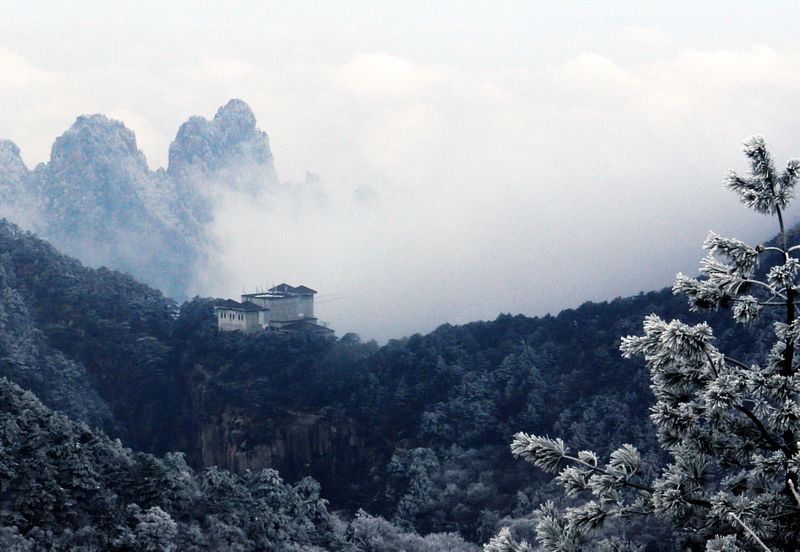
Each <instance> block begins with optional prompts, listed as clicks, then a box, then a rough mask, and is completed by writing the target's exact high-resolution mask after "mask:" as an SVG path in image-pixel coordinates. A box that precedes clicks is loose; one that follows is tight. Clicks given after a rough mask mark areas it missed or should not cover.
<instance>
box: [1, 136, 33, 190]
mask: <svg viewBox="0 0 800 552" xmlns="http://www.w3.org/2000/svg"><path fill="white" fill-rule="evenodd" d="M26 174H28V168H27V167H26V166H25V162H24V161H23V160H22V156H21V155H20V152H19V147H18V146H17V144H15V143H14V142H12V141H11V140H0V183H5V182H7V181H11V180H14V181H17V180H19V179H21V178H22V177H23V176H24V175H26Z"/></svg>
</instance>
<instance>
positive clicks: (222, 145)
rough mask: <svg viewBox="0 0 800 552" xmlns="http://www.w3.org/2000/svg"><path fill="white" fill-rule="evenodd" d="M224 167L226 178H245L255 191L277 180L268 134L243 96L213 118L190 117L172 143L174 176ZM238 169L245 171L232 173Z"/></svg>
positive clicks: (213, 171) (214, 171)
mask: <svg viewBox="0 0 800 552" xmlns="http://www.w3.org/2000/svg"><path fill="white" fill-rule="evenodd" d="M221 171H222V172H225V173H226V178H225V180H226V181H227V182H229V183H231V182H239V183H243V182H246V184H245V185H244V187H250V188H251V189H252V190H253V191H257V190H258V189H259V188H260V187H262V186H263V185H264V184H267V183H272V182H277V177H276V175H275V169H274V167H273V164H272V152H271V151H270V147H269V138H268V137H267V134H266V133H265V132H263V131H261V130H259V129H258V128H257V127H256V117H255V115H254V114H253V110H252V109H250V106H249V105H247V103H245V102H244V101H242V100H237V99H233V100H230V101H229V102H228V103H226V104H225V105H224V106H222V107H220V108H219V109H218V110H217V113H216V115H214V118H213V119H212V120H211V121H209V120H208V119H206V118H204V117H199V116H194V117H190V118H189V120H188V121H186V122H185V123H183V124H182V125H181V127H180V129H179V130H178V134H177V136H175V141H174V142H172V144H171V145H170V147H169V166H168V168H167V172H168V173H169V174H170V175H172V176H175V177H178V178H179V179H185V178H187V177H188V175H190V174H194V175H197V174H200V175H206V176H212V175H215V174H217V175H218V174H220V172H221ZM238 172H244V173H246V174H245V175H238V176H237V175H236V174H232V173H238Z"/></svg>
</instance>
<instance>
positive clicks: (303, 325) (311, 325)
mask: <svg viewBox="0 0 800 552" xmlns="http://www.w3.org/2000/svg"><path fill="white" fill-rule="evenodd" d="M314 320H316V318H315V319H314ZM280 329H281V330H287V331H295V332H296V331H314V332H321V333H334V331H333V330H332V329H330V328H328V327H327V326H323V325H321V324H317V323H316V322H314V321H312V320H309V319H304V320H296V321H294V322H289V323H287V324H282V325H281V328H280Z"/></svg>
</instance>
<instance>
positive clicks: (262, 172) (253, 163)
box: [0, 100, 278, 299]
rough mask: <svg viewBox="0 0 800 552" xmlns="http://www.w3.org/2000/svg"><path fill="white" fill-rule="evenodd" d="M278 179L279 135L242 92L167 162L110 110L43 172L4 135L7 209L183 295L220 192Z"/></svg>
mask: <svg viewBox="0 0 800 552" xmlns="http://www.w3.org/2000/svg"><path fill="white" fill-rule="evenodd" d="M277 182H278V180H277V176H276V174H275V167H274V165H273V160H272V152H271V151H270V148H269V139H268V137H267V135H266V134H265V133H264V132H262V131H261V130H259V129H258V128H257V127H256V119H255V116H254V115H253V112H252V110H251V109H250V108H249V107H248V105H247V104H246V103H245V102H243V101H241V100H231V101H230V102H228V103H227V104H226V105H225V106H223V107H221V108H220V109H219V111H218V112H217V114H216V116H215V117H214V119H213V120H211V121H208V120H206V119H204V118H202V117H192V118H190V119H189V120H188V121H187V122H186V123H184V124H183V125H182V126H181V127H180V130H179V131H178V134H177V136H176V138H175V141H174V142H173V143H172V145H171V146H170V153H169V167H168V168H167V169H166V170H164V169H159V170H157V171H151V170H150V169H149V168H148V166H147V161H146V159H145V156H144V154H143V153H142V152H141V151H140V150H139V148H138V146H137V143H136V137H135V135H134V133H133V131H131V130H130V129H128V128H127V127H126V126H125V125H124V124H123V123H122V122H120V121H114V120H111V119H108V118H107V117H105V116H104V115H82V116H80V117H78V119H77V120H76V121H75V123H74V124H73V125H72V127H70V129H69V130H67V131H66V132H65V133H64V134H63V135H61V136H60V137H58V138H57V139H56V141H55V143H54V144H53V147H52V150H51V156H50V161H49V163H46V164H41V165H39V166H38V167H37V168H36V169H35V170H34V171H30V170H28V168H27V167H26V166H25V164H24V163H23V161H22V158H21V157H20V151H19V148H18V147H17V146H16V145H15V144H14V143H13V142H10V141H8V140H3V141H0V201H2V205H0V215H2V216H5V217H7V218H10V219H12V220H14V221H15V222H17V223H19V224H20V225H22V226H23V227H24V228H25V229H28V230H33V231H35V232H37V233H39V234H41V235H42V236H43V237H45V238H47V239H49V240H51V241H52V242H53V243H54V244H55V245H56V246H57V247H58V248H59V249H61V250H62V251H64V252H65V253H67V254H70V255H74V256H76V257H78V258H79V259H81V260H82V261H84V262H85V263H87V264H89V265H94V266H100V265H105V266H108V267H110V268H116V269H121V270H124V271H126V272H129V273H130V274H132V275H134V276H136V277H137V278H139V279H140V280H142V281H144V282H145V283H148V284H150V285H153V286H155V287H158V288H159V289H162V290H163V291H164V292H165V293H167V294H168V295H171V296H173V297H177V298H179V299H183V298H185V297H186V296H187V293H188V291H189V290H188V287H189V283H190V280H191V278H192V269H193V266H194V265H195V264H196V263H197V262H198V260H200V259H201V258H202V257H203V256H204V255H205V251H206V246H207V240H206V237H205V227H206V225H207V224H208V223H209V222H211V221H212V220H213V218H214V204H215V199H216V198H218V197H220V194H224V193H229V192H237V193H245V194H248V195H251V196H256V195H258V194H260V193H261V192H262V191H264V190H265V189H267V188H268V187H270V186H275V185H276V184H277Z"/></svg>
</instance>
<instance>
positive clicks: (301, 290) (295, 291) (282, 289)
mask: <svg viewBox="0 0 800 552" xmlns="http://www.w3.org/2000/svg"><path fill="white" fill-rule="evenodd" d="M269 291H270V293H288V294H291V295H313V294H315V293H316V291H314V290H313V289H311V288H310V287H306V286H297V287H294V286H290V285H289V284H286V283H284V284H278V285H277V286H275V287H274V288H272V289H270V290H269Z"/></svg>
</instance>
